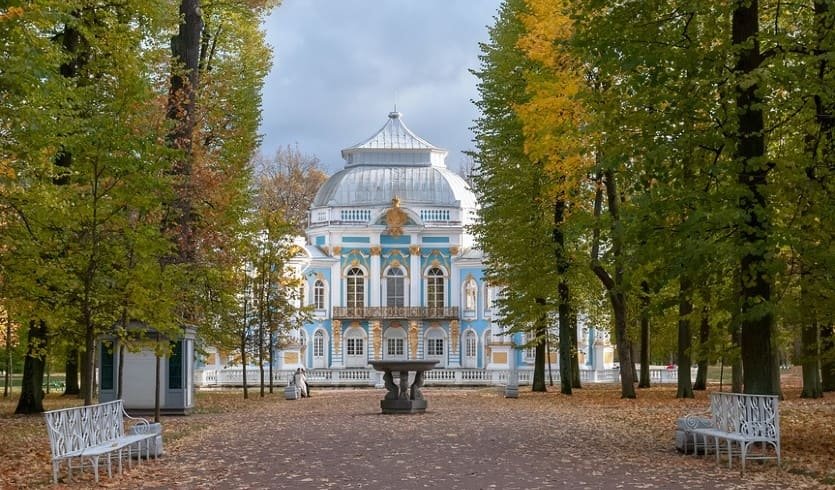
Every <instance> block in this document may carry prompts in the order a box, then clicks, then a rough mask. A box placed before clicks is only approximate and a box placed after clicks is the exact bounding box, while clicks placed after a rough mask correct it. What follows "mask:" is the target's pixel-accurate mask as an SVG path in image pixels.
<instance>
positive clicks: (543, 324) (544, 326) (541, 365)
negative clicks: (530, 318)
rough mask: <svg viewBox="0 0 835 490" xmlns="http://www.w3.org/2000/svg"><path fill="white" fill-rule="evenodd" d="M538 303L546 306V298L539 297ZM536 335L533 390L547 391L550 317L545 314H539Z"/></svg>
mask: <svg viewBox="0 0 835 490" xmlns="http://www.w3.org/2000/svg"><path fill="white" fill-rule="evenodd" d="M536 304H537V305H540V306H544V305H545V300H544V299H543V298H537V299H536ZM534 335H535V337H536V354H535V357H534V366H533V380H532V381H531V391H541V392H545V391H548V387H547V386H546V383H545V336H546V335H548V319H547V317H546V316H545V314H541V315H540V316H539V319H538V320H537V325H536V330H535V332H534Z"/></svg>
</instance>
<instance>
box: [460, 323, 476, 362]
mask: <svg viewBox="0 0 835 490" xmlns="http://www.w3.org/2000/svg"><path fill="white" fill-rule="evenodd" d="M462 362H463V364H464V367H465V368H474V367H477V363H478V337H476V334H475V332H473V331H472V330H467V332H466V333H465V334H464V359H462Z"/></svg>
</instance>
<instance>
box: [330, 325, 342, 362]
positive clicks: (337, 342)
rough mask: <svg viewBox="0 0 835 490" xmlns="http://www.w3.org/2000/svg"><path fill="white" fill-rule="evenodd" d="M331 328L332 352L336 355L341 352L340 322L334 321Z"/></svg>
mask: <svg viewBox="0 0 835 490" xmlns="http://www.w3.org/2000/svg"><path fill="white" fill-rule="evenodd" d="M332 326H333V351H334V352H335V353H337V354H339V352H340V351H341V350H342V342H341V337H342V322H341V321H339V320H334V321H333V323H332Z"/></svg>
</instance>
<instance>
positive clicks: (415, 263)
mask: <svg viewBox="0 0 835 490" xmlns="http://www.w3.org/2000/svg"><path fill="white" fill-rule="evenodd" d="M409 254H410V255H409V306H424V305H422V304H421V303H420V292H421V291H422V290H423V271H422V270H420V247H419V246H417V245H412V246H411V247H409Z"/></svg>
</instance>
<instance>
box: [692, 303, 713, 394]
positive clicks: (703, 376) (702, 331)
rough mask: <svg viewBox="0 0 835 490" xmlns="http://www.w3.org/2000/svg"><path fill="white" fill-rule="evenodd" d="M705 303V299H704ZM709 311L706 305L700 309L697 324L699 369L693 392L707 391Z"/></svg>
mask: <svg viewBox="0 0 835 490" xmlns="http://www.w3.org/2000/svg"><path fill="white" fill-rule="evenodd" d="M705 301H707V298H706V299H705ZM709 342H710V310H709V309H708V307H707V305H705V306H704V307H703V308H702V321H701V323H700V324H699V369H698V371H696V383H695V384H694V385H693V389H694V390H700V391H702V390H706V389H707V368H708V367H709V366H710V349H709V347H710V346H709V344H708V343H709Z"/></svg>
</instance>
